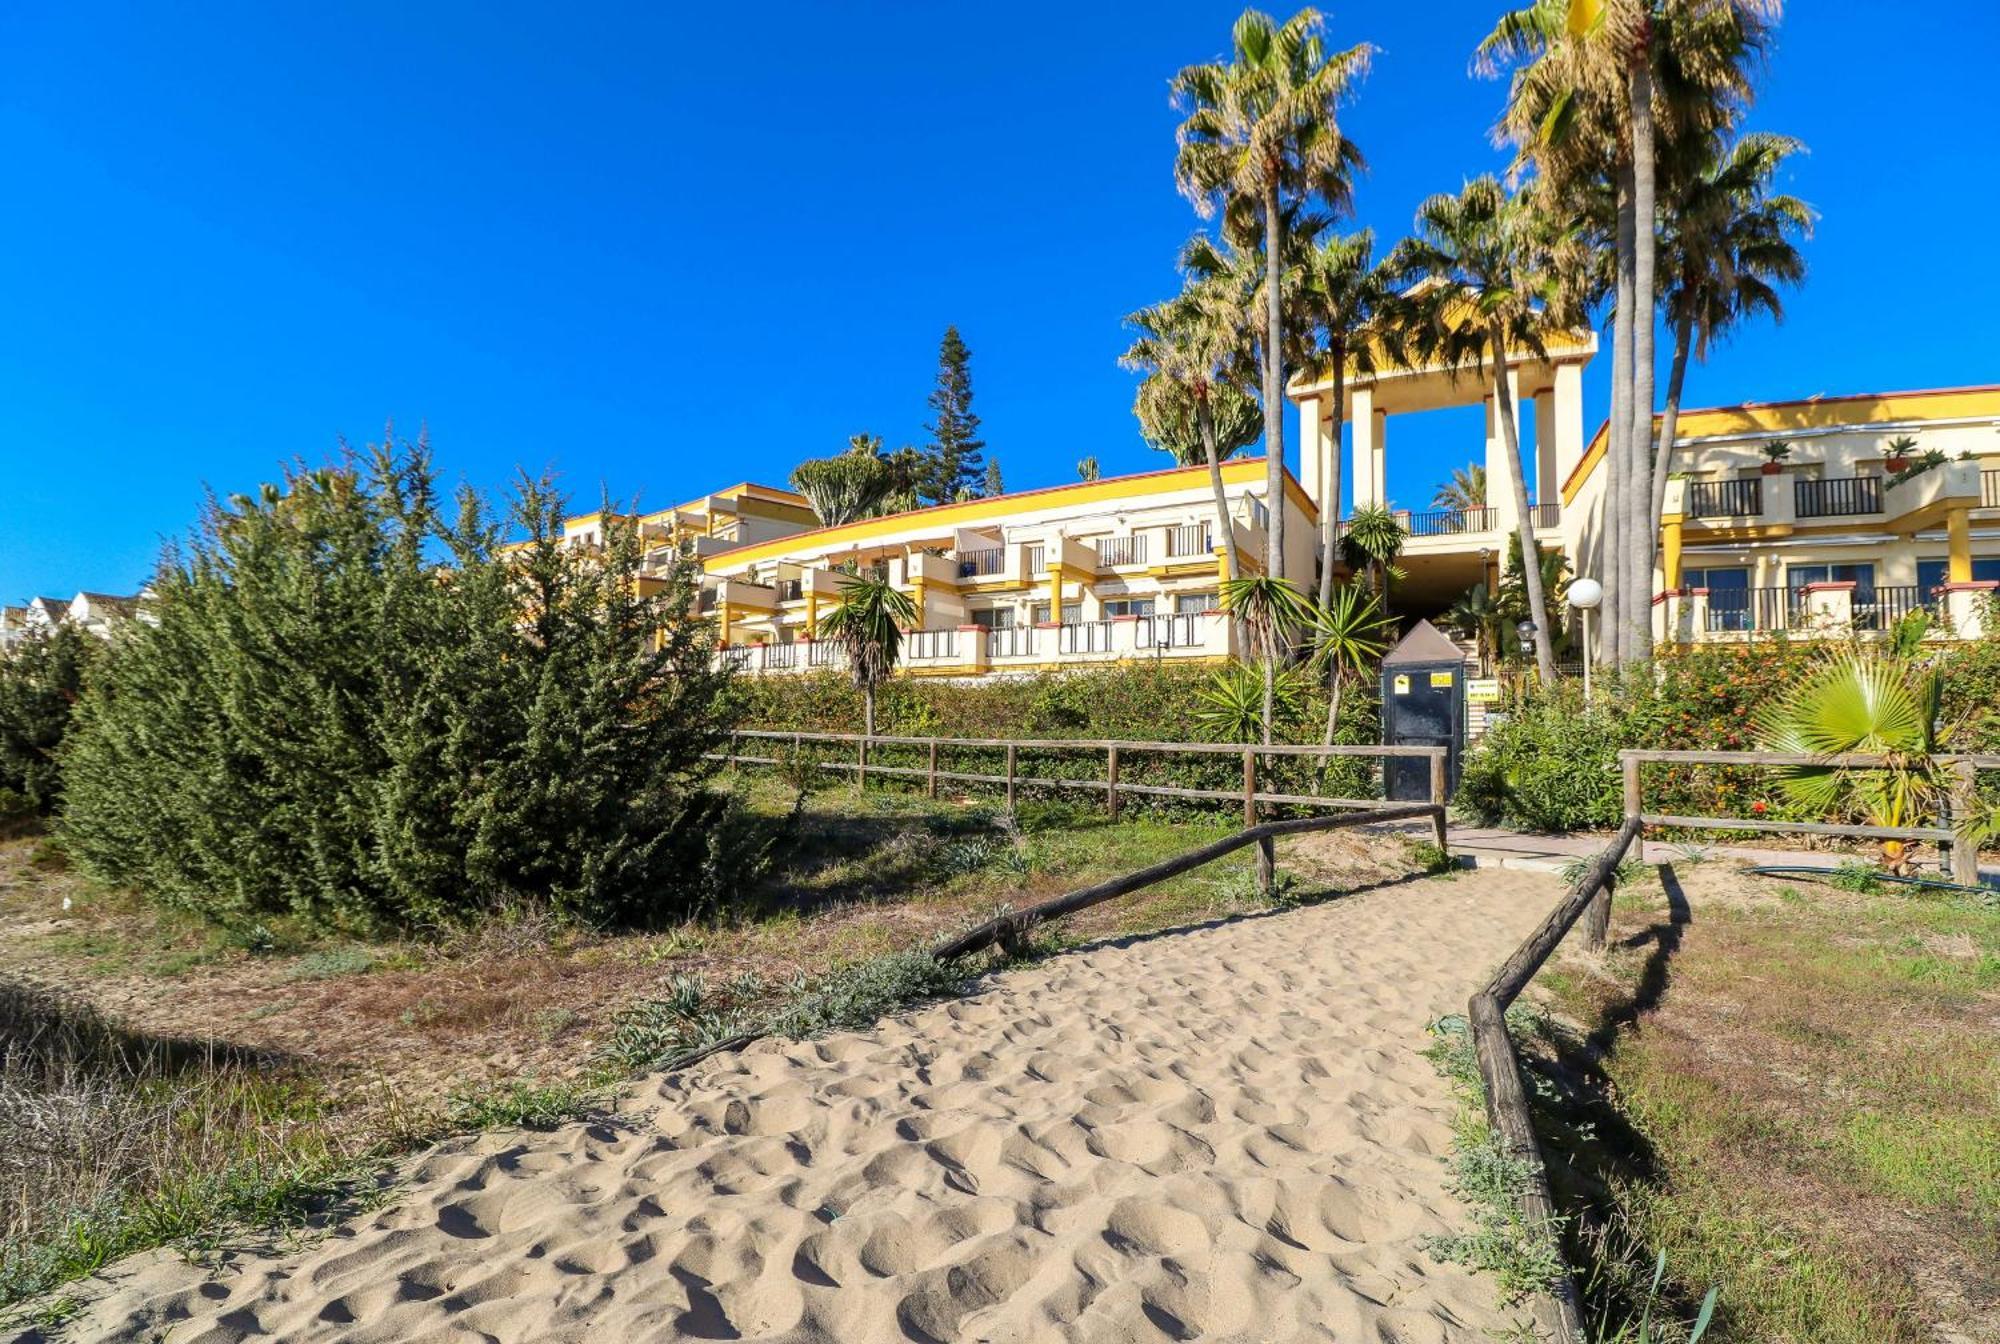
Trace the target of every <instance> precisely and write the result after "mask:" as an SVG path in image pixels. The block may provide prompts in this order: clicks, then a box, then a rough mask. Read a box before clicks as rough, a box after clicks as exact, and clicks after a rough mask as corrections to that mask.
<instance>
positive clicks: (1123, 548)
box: [1097, 534, 1146, 568]
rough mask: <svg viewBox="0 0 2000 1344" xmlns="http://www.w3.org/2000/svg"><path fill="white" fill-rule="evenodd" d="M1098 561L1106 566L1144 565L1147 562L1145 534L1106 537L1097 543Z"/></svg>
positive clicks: (1102, 565)
mask: <svg viewBox="0 0 2000 1344" xmlns="http://www.w3.org/2000/svg"><path fill="white" fill-rule="evenodd" d="M1097 563H1098V565H1099V566H1101V567H1104V568H1110V567H1111V566H1114V565H1143V564H1145V563H1146V538H1145V536H1144V534H1137V535H1134V536H1130V537H1106V538H1104V539H1103V540H1102V541H1100V542H1098V543H1097Z"/></svg>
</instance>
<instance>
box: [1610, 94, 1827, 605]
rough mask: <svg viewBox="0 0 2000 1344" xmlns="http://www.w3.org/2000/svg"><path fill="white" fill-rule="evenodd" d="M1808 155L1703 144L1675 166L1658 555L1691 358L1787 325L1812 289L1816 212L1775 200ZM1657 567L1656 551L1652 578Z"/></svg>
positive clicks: (1657, 476)
mask: <svg viewBox="0 0 2000 1344" xmlns="http://www.w3.org/2000/svg"><path fill="white" fill-rule="evenodd" d="M1804 149H1805V146H1804V145H1803V144H1802V143H1801V142H1799V141H1797V140H1794V139H1792V138H1791V137H1790V136H1785V135H1771V134H1768V133H1760V132H1752V133H1750V134H1747V135H1744V136H1743V137H1742V138H1741V139H1739V140H1737V141H1736V142H1735V143H1733V144H1730V143H1727V142H1726V141H1725V140H1724V139H1723V138H1722V137H1721V136H1706V137H1703V138H1702V139H1701V140H1700V141H1698V142H1696V150H1697V152H1695V153H1693V154H1691V155H1684V156H1681V159H1680V160H1679V161H1676V162H1673V163H1670V165H1669V172H1668V178H1667V212H1666V220H1665V228H1664V232H1663V236H1662V238H1661V247H1662V253H1663V256H1664V258H1665V265H1664V266H1663V267H1662V268H1661V270H1662V274H1663V276H1664V277H1665V284H1664V287H1663V290H1662V294H1661V306H1662V307H1663V308H1664V309H1665V311H1666V316H1667V324H1668V326H1669V328H1670V329H1671V330H1672V332H1673V337H1674V353H1673V362H1672V364H1671V365H1670V366H1669V367H1668V371H1667V400H1666V406H1665V408H1664V409H1663V410H1662V412H1661V415H1660V437H1659V443H1658V445H1657V446H1656V447H1655V448H1654V456H1653V493H1652V509H1651V512H1650V514H1649V515H1648V517H1649V521H1650V526H1649V527H1648V528H1647V535H1648V537H1649V538H1650V539H1651V541H1650V545H1651V546H1654V547H1657V545H1658V540H1659V538H1658V527H1659V519H1660V516H1661V514H1662V513H1663V512H1664V511H1665V508H1666V494H1667V473H1668V470H1669V468H1670V467H1671V465H1672V459H1673V451H1674V438H1675V436H1676V434H1677V433H1678V426H1679V421H1680V412H1681V389H1682V387H1683V385H1684V384H1685V382H1686V379H1687V365H1688V356H1689V354H1693V355H1694V357H1695V358H1697V359H1699V360H1701V361H1702V362H1703V363H1706V362H1707V361H1708V352H1709V349H1710V347H1711V346H1712V345H1713V344H1714V343H1715V341H1716V340H1717V339H1718V338H1720V337H1722V336H1725V335H1726V334H1727V333H1728V331H1729V329H1730V328H1731V327H1734V326H1735V325H1736V324H1737V323H1739V322H1741V321H1744V320H1745V319H1747V318H1750V317H1752V316H1755V315H1757V314H1759V313H1762V314H1767V315H1769V316H1770V318H1771V319H1772V320H1773V321H1777V322H1782V321H1784V317H1785V306H1784V303H1783V301H1782V300H1781V299H1780V298H1779V297H1778V286H1780V285H1796V284H1798V283H1800V282H1801V281H1803V280H1804V279H1805V274H1806V263H1805V258H1804V257H1802V256H1800V255H1799V250H1798V247H1797V244H1796V243H1795V241H1794V240H1795V239H1800V238H1808V237H1811V236H1812V228H1813V210H1812V207H1811V206H1809V205H1807V204H1806V203H1805V202H1804V201H1801V200H1799V199H1798V198H1797V197H1795V196H1786V195H1773V194H1772V192H1771V180H1772V178H1773V177H1775V176H1776V174H1777V171H1778V169H1779V168H1780V167H1782V166H1783V164H1784V161H1785V160H1786V159H1787V158H1789V157H1790V156H1791V155H1793V154H1797V153H1801V152H1803V151H1804ZM1774 460H1775V459H1774ZM1653 558H1654V557H1653V555H1652V554H1651V552H1650V551H1649V552H1648V555H1647V561H1646V567H1647V569H1648V571H1650V570H1651V568H1652V564H1653Z"/></svg>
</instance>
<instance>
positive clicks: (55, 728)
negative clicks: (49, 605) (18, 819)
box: [0, 625, 102, 815]
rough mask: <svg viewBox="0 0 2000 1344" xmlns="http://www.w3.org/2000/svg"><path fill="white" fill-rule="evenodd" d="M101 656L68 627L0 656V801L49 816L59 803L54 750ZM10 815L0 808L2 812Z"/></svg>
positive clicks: (36, 635) (33, 638) (95, 645)
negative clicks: (11, 801) (13, 802)
mask: <svg viewBox="0 0 2000 1344" xmlns="http://www.w3.org/2000/svg"><path fill="white" fill-rule="evenodd" d="M101 651H102V646H101V645H100V644H99V642H98V641H97V640H96V639H95V638H94V637H92V636H91V635H88V634H86V633H84V632H83V631H82V630H79V629H77V628H76V627H75V626H71V625H59V626H57V627H56V628H55V629H53V630H49V631H46V632H37V633H34V634H31V635H29V636H28V637H27V638H25V639H23V640H21V641H19V642H18V643H16V644H14V645H13V646H12V647H11V648H9V649H8V650H7V651H6V653H5V654H0V799H6V798H7V797H8V796H9V795H12V796H13V797H14V798H15V799H18V800H19V801H18V806H20V807H22V808H25V809H26V810H29V811H34V812H40V813H42V814H44V815H47V814H48V813H50V812H53V811H54V810H55V809H56V806H57V804H58V803H60V802H61V800H62V770H61V768H60V764H59V762H60V756H59V754H58V749H59V748H60V747H61V746H62V741H63V736H64V734H66V733H67V732H68V731H69V722H70V713H71V711H72V710H73V709H74V708H75V706H76V702H77V699H78V697H79V696H81V695H82V694H83V684H84V681H85V679H86V678H87V677H88V675H89V672H90V667H91V664H92V663H93V662H94V661H95V660H96V658H97V656H98V654H99V653H100V652H101ZM8 810H11V809H9V808H8V807H6V806H5V804H4V803H0V812H5V811H8Z"/></svg>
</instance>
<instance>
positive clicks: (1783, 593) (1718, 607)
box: [1704, 588, 1804, 633]
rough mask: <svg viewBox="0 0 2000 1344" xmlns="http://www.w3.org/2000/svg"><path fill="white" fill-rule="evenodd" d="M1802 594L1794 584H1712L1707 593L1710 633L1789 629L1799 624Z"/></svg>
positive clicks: (1707, 626) (1707, 625)
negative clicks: (1726, 585)
mask: <svg viewBox="0 0 2000 1344" xmlns="http://www.w3.org/2000/svg"><path fill="white" fill-rule="evenodd" d="M1803 602H1804V594H1803V593H1802V592H1801V591H1800V590H1799V589H1796V588H1716V589H1712V590H1710V592H1709V594H1708V621H1707V624H1706V626H1705V627H1704V628H1705V629H1707V630H1708V631H1709V632H1710V633H1716V632H1720V631H1729V630H1739V631H1741V630H1790V629H1792V628H1794V627H1795V626H1798V625H1799V624H1801V621H1800V619H1799V612H1800V611H1801V610H1802V608H1803Z"/></svg>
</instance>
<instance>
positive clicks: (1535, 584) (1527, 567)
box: [1487, 322, 1556, 686]
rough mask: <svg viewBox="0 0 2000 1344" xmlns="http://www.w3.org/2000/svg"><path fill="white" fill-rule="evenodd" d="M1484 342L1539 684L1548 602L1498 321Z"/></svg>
mask: <svg viewBox="0 0 2000 1344" xmlns="http://www.w3.org/2000/svg"><path fill="white" fill-rule="evenodd" d="M1487 341H1488V344H1489V345H1491V346H1492V349H1493V405H1494V407H1495V409H1496V410H1497V411H1498V413H1499V416H1500V437H1501V440H1502V442H1503V443H1505V445H1506V447H1507V461H1508V463H1509V464H1510V465H1511V466H1512V467H1513V470H1512V471H1511V472H1510V473H1509V474H1510V475H1511V476H1513V478H1514V512H1515V515H1516V517H1515V520H1514V526H1515V528H1516V530H1517V531H1518V533H1519V535H1520V538H1521V582H1522V583H1523V584H1524V585H1525V586H1526V588H1527V590H1528V619H1529V620H1530V621H1532V622H1534V626H1535V666H1536V667H1537V668H1539V669H1540V670H1541V674H1542V685H1544V686H1553V685H1555V681H1556V654H1555V644H1554V643H1553V641H1552V640H1551V638H1550V630H1549V604H1548V599H1547V598H1546V597H1545V596H1544V595H1543V593H1542V552H1541V549H1540V548H1539V547H1537V546H1536V545H1535V515H1534V513H1533V512H1531V511H1530V510H1529V508H1528V468H1527V464H1526V463H1525V462H1523V461H1521V434H1520V430H1519V428H1518V427H1517V426H1516V425H1515V423H1514V398H1513V397H1511V396H1509V395H1508V393H1509V391H1510V390H1511V389H1509V388H1508V386H1507V339H1506V333H1505V332H1503V331H1502V330H1501V329H1500V324H1499V323H1498V322H1494V323H1490V324H1489V325H1488V326H1487Z"/></svg>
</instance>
